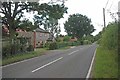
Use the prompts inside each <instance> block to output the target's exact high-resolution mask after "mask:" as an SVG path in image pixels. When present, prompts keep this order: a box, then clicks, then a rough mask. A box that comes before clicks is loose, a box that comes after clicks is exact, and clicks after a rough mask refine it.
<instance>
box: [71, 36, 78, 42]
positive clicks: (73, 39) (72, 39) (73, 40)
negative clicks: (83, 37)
mask: <svg viewBox="0 0 120 80" xmlns="http://www.w3.org/2000/svg"><path fill="white" fill-rule="evenodd" d="M69 41H70V42H75V41H77V38H76V37H73V38H70V40H69Z"/></svg>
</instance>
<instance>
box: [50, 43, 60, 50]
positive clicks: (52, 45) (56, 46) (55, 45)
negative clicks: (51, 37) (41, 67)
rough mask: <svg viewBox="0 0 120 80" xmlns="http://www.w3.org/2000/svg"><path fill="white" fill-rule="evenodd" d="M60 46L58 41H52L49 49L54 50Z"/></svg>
mask: <svg viewBox="0 0 120 80" xmlns="http://www.w3.org/2000/svg"><path fill="white" fill-rule="evenodd" d="M57 48H58V45H57V43H56V42H52V43H50V45H49V50H54V49H57Z"/></svg>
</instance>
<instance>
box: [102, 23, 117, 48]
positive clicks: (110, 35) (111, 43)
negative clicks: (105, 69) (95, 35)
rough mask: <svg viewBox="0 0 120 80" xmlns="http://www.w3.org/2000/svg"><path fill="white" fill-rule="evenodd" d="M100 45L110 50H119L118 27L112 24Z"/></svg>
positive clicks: (103, 35)
mask: <svg viewBox="0 0 120 80" xmlns="http://www.w3.org/2000/svg"><path fill="white" fill-rule="evenodd" d="M100 45H101V46H103V47H105V48H108V49H117V47H118V46H117V45H118V25H117V23H111V24H109V25H108V26H107V28H106V29H105V30H104V32H103V34H102V38H101V40H100Z"/></svg>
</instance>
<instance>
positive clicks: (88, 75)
mask: <svg viewBox="0 0 120 80" xmlns="http://www.w3.org/2000/svg"><path fill="white" fill-rule="evenodd" d="M96 51H97V48H96V50H95V52H94V55H93V58H92V61H91V64H90V68H89V71H88V73H87V76H86V80H87V79H88V78H89V77H90V73H91V70H92V66H93V62H94V59H95V55H96Z"/></svg>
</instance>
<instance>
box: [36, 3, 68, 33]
mask: <svg viewBox="0 0 120 80" xmlns="http://www.w3.org/2000/svg"><path fill="white" fill-rule="evenodd" d="M41 10H43V11H41ZM64 13H67V8H66V7H65V6H64V5H59V4H56V5H50V4H46V3H43V4H41V5H40V9H39V10H38V14H37V15H35V16H34V22H35V24H36V25H38V26H39V25H44V29H45V30H47V31H49V32H51V33H52V34H56V35H58V34H59V33H60V31H61V30H60V25H59V24H58V20H59V19H60V18H63V15H64Z"/></svg>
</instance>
